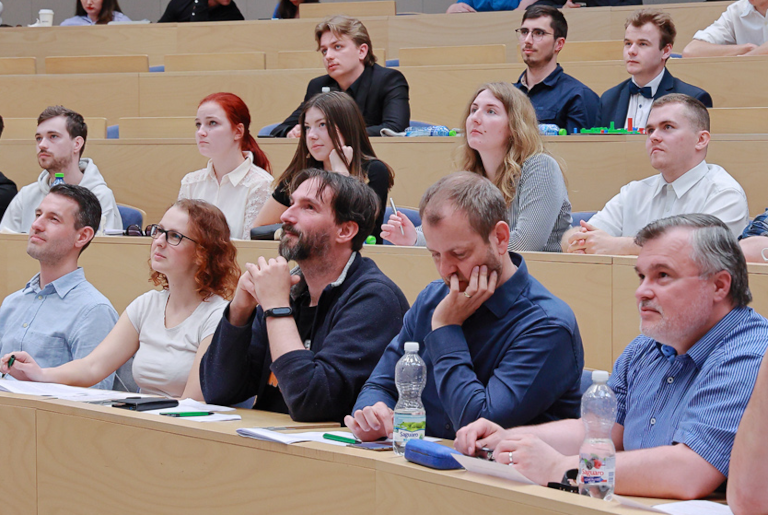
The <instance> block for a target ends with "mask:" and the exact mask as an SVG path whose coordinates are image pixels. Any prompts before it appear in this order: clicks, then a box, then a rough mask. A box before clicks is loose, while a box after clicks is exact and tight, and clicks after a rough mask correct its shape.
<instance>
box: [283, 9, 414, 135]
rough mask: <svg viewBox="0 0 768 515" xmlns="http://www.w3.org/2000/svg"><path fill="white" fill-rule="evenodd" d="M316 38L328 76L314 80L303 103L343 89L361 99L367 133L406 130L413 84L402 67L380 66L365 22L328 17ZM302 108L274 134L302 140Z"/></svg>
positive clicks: (322, 22) (316, 28)
mask: <svg viewBox="0 0 768 515" xmlns="http://www.w3.org/2000/svg"><path fill="white" fill-rule="evenodd" d="M315 41H317V50H318V51H319V52H320V53H322V54H323V64H324V65H325V69H326V71H327V72H328V75H323V76H322V77H316V78H314V79H312V80H311V81H309V85H308V86H307V94H306V95H305V96H304V102H306V101H307V100H309V99H310V98H312V97H313V96H315V95H316V94H318V93H321V92H323V91H324V90H325V91H343V92H345V93H347V94H348V95H349V96H351V97H352V98H354V99H355V102H357V106H358V107H359V108H360V112H361V113H363V118H364V119H365V125H366V126H367V127H368V136H381V129H391V130H393V131H395V132H402V131H404V130H405V128H406V127H408V123H409V122H410V119H411V107H410V104H409V103H408V82H407V81H406V80H405V77H404V76H403V74H402V73H400V72H399V71H398V70H395V69H393V68H384V67H382V66H379V65H378V64H376V56H375V55H374V54H373V43H372V42H371V37H370V36H369V35H368V29H366V28H365V25H363V24H362V22H360V20H357V19H355V18H350V17H349V16H340V15H339V16H330V17H328V18H325V19H323V21H321V22H320V23H318V24H317V26H316V27H315ZM303 106H304V104H303V103H302V105H300V106H299V107H298V108H297V109H296V110H295V111H294V112H293V114H291V116H289V117H288V118H286V119H285V121H284V122H283V123H281V124H280V125H278V126H277V127H275V128H274V129H272V133H271V135H272V136H273V137H276V138H283V137H288V138H298V137H299V136H300V135H301V128H300V127H299V125H298V123H299V116H300V115H301V110H302V108H303Z"/></svg>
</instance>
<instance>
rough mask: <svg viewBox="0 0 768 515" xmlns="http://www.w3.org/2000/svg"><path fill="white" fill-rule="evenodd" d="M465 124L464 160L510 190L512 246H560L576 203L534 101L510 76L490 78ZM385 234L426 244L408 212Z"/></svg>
mask: <svg viewBox="0 0 768 515" xmlns="http://www.w3.org/2000/svg"><path fill="white" fill-rule="evenodd" d="M464 127H465V131H464V133H463V134H462V135H461V145H460V146H459V155H460V156H461V159H460V164H459V166H460V167H461V169H463V170H468V171H471V172H474V173H476V174H478V175H482V176H483V177H487V178H489V179H490V180H491V182H493V183H494V184H495V185H496V187H497V188H499V190H500V191H501V193H502V195H503V196H504V201H505V202H506V204H507V220H506V222H507V223H508V224H509V228H510V231H511V233H510V235H509V250H510V251H515V252H519V251H542V250H543V251H549V252H560V239H561V238H562V236H563V234H564V233H565V231H566V230H567V229H568V228H569V227H570V226H571V203H570V202H569V201H568V191H567V189H566V187H565V180H564V179H563V173H562V172H561V171H560V166H559V165H558V164H557V161H555V159H554V158H552V156H550V155H549V154H548V153H547V152H546V149H545V147H544V140H543V139H542V138H541V136H540V135H539V127H538V125H537V124H536V113H535V112H534V110H533V106H532V105H531V102H530V101H529V100H528V99H527V98H526V96H525V95H524V94H523V93H522V92H521V91H519V90H518V89H517V88H515V87H514V86H512V85H511V84H510V83H508V82H491V83H488V84H484V85H482V86H480V88H479V89H478V90H477V92H476V93H475V95H474V97H472V99H471V100H470V101H469V104H468V105H467V109H466V111H465V114H464ZM513 135H514V136H513ZM400 227H402V228H403V233H404V234H403V233H401V232H400ZM381 235H382V238H384V239H386V240H388V241H391V242H392V243H394V244H395V245H424V236H423V234H422V231H421V227H418V228H414V226H413V223H411V221H410V220H409V219H408V217H406V216H405V215H404V214H402V213H398V214H393V215H391V216H390V218H389V221H388V223H387V224H385V225H383V226H382V228H381Z"/></svg>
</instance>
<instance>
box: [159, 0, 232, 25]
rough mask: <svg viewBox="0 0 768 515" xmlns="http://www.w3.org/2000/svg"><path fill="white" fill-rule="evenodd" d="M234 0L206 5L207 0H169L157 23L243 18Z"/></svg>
mask: <svg viewBox="0 0 768 515" xmlns="http://www.w3.org/2000/svg"><path fill="white" fill-rule="evenodd" d="M244 19H245V18H244V17H243V13H241V12H240V9H238V8H237V5H236V4H235V2H234V0H233V1H232V3H230V4H229V5H219V6H216V7H214V8H212V9H211V8H210V7H208V1H207V0H171V2H170V3H169V4H168V7H166V9H165V12H164V13H163V15H162V16H161V17H160V19H159V20H158V21H157V23H183V22H189V21H237V20H244Z"/></svg>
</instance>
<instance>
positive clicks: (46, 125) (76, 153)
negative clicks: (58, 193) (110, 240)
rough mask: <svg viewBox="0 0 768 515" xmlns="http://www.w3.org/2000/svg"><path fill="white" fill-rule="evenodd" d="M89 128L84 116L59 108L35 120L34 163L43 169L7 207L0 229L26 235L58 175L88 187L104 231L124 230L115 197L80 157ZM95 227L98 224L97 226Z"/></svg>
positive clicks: (99, 175) (95, 169)
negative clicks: (96, 200)
mask: <svg viewBox="0 0 768 515" xmlns="http://www.w3.org/2000/svg"><path fill="white" fill-rule="evenodd" d="M87 138H88V126H87V125H86V124H85V120H83V117H82V116H81V115H80V114H78V113H76V112H74V111H72V110H70V109H67V108H66V107H62V106H52V107H48V108H46V109H45V111H43V112H42V113H41V114H40V116H39V117H38V118H37V133H36V134H35V140H36V141H37V163H38V164H39V165H40V166H41V167H42V168H43V171H42V172H41V173H40V176H39V177H38V178H37V182H34V183H32V184H28V185H26V186H24V187H23V188H21V190H20V191H19V193H18V194H17V195H16V196H15V197H14V198H13V200H12V201H11V204H10V205H9V206H8V209H7V210H6V212H5V214H4V215H3V218H2V220H1V221H0V229H7V230H11V231H14V232H29V228H30V227H31V226H32V222H33V221H34V220H35V217H36V215H35V209H36V208H37V206H39V205H40V202H41V201H42V200H43V197H45V196H46V195H47V194H48V192H49V191H50V190H51V185H52V184H53V180H54V177H55V175H56V174H57V173H63V174H64V182H65V183H67V184H77V185H79V186H83V187H84V188H88V189H89V190H91V191H92V192H93V193H94V195H96V197H97V198H98V199H99V203H100V204H101V217H102V225H103V227H102V228H103V229H117V230H122V229H123V220H122V218H120V211H118V209H117V203H116V202H115V196H114V195H113V194H112V190H110V189H109V188H108V187H107V183H106V182H105V181H104V177H103V176H102V175H101V172H99V169H98V168H97V167H96V165H95V164H94V162H93V160H92V159H89V158H83V150H85V141H86V139H87ZM97 227H98V225H97Z"/></svg>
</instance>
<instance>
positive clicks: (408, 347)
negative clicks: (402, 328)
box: [405, 342, 419, 352]
mask: <svg viewBox="0 0 768 515" xmlns="http://www.w3.org/2000/svg"><path fill="white" fill-rule="evenodd" d="M405 352H419V342H405Z"/></svg>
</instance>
